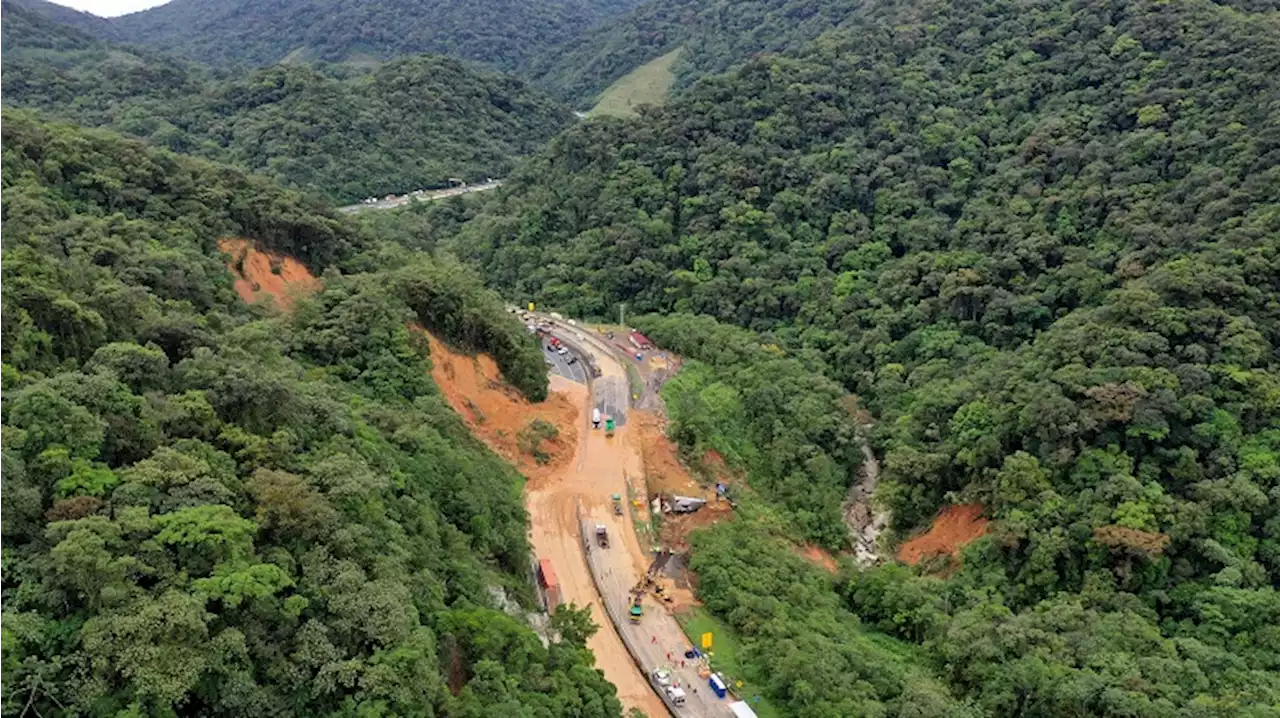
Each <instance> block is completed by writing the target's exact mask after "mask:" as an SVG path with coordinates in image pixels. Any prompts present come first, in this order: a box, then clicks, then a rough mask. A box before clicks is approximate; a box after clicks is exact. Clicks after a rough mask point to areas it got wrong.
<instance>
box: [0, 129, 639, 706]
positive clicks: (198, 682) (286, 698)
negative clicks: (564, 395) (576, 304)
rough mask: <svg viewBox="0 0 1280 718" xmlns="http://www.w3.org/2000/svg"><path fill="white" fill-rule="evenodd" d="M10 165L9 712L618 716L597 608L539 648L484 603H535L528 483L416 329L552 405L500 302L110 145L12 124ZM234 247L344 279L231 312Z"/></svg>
mask: <svg viewBox="0 0 1280 718" xmlns="http://www.w3.org/2000/svg"><path fill="white" fill-rule="evenodd" d="M3 168H4V173H3V196H4V205H3V217H4V223H3V237H4V253H5V261H4V277H3V285H2V289H3V316H4V324H3V334H4V336H3V347H4V348H3V374H2V378H3V389H4V402H3V414H2V417H3V424H4V427H3V440H4V447H3V448H4V451H3V494H4V500H5V503H4V522H3V536H4V551H5V560H4V585H3V604H4V617H3V620H4V662H3V673H4V675H3V679H4V683H5V692H4V697H3V702H4V712H5V714H6V715H19V714H23V713H28V712H30V713H35V712H37V711H38V712H39V714H40V715H45V716H54V715H94V716H121V715H139V716H140V715H148V716H175V715H207V716H246V715H254V716H285V715H362V716H392V715H394V716H432V715H448V716H477V717H478V716H484V715H495V714H499V713H502V714H510V713H512V712H513V711H525V712H526V713H527V714H528V715H538V716H566V717H568V716H575V717H583V716H590V717H600V718H604V717H606V716H619V715H620V713H621V706H620V704H619V702H618V700H617V698H616V697H615V695H614V689H613V688H612V686H610V685H609V684H608V683H607V682H606V681H605V680H604V678H603V676H602V675H601V674H600V673H599V672H598V671H596V670H594V669H593V668H592V657H591V654H590V652H589V651H587V650H586V648H585V640H586V637H587V634H589V631H584V629H583V626H584V622H586V621H588V619H587V618H586V617H585V616H584V615H582V614H580V613H576V612H566V613H564V614H557V616H556V617H554V618H553V619H552V627H553V629H556V630H557V632H558V633H559V634H560V638H559V639H558V640H555V641H552V642H551V643H550V644H549V645H544V644H543V643H542V642H541V640H540V639H539V637H538V636H536V635H535V634H534V633H533V632H532V631H531V630H530V629H529V628H527V627H526V626H525V625H524V624H523V623H522V622H520V621H518V620H516V619H513V618H511V617H508V616H507V615H505V614H504V613H502V612H499V611H497V610H494V609H493V608H491V607H490V605H491V603H492V602H493V601H494V599H493V593H494V592H495V591H502V590H505V591H507V592H508V593H509V594H511V595H514V596H515V597H517V598H519V599H521V600H524V601H529V600H530V599H531V596H530V595H529V593H530V589H529V588H528V584H527V581H526V579H525V575H526V572H527V567H528V561H529V555H528V552H529V548H528V543H527V538H526V531H527V518H526V515H525V513H524V509H523V507H522V505H521V500H520V483H521V480H520V477H519V476H518V475H517V474H516V473H515V472H514V470H512V469H511V468H510V467H509V466H508V465H506V464H505V463H504V462H502V461H501V460H500V459H498V458H497V457H495V456H493V455H492V454H490V453H489V452H488V451H487V450H486V449H485V448H484V447H483V446H482V445H480V444H479V443H478V442H477V441H475V440H474V439H473V438H472V437H471V436H470V435H469V434H468V432H467V431H466V429H465V427H464V426H463V425H462V423H461V421H460V420H459V419H458V417H457V416H456V415H455V414H454V413H453V412H452V411H450V410H449V409H448V408H447V406H446V405H445V404H444V402H443V401H442V400H441V398H440V396H439V394H438V390H437V389H436V387H435V386H434V385H433V384H432V382H431V379H430V374H429V371H428V369H429V364H428V361H429V359H428V357H427V356H426V352H427V350H426V347H425V344H424V342H422V341H421V339H420V338H415V337H416V335H415V334H413V333H411V332H410V331H409V329H408V325H409V323H410V322H413V321H420V322H423V323H425V324H426V325H427V326H428V327H429V328H432V329H434V330H436V331H439V332H441V333H442V334H443V335H444V336H445V337H447V338H449V339H450V340H451V341H453V342H456V343H459V344H466V343H470V344H472V345H473V346H476V347H477V348H481V349H485V350H488V351H494V352H495V353H498V354H499V355H501V354H502V353H503V349H502V347H503V346H504V345H505V344H508V343H510V342H513V341H516V340H518V341H519V342H520V347H523V350H522V349H520V348H517V347H516V346H515V345H512V346H511V348H510V349H509V350H507V352H506V354H507V359H506V361H507V364H508V367H509V368H510V369H511V370H512V374H514V375H517V376H519V375H520V374H521V371H520V366H521V365H522V363H524V364H527V363H528V362H529V361H530V360H531V361H532V362H536V364H532V366H536V368H537V374H536V375H534V376H536V377H537V381H538V382H539V383H537V384H530V385H528V386H526V387H523V388H524V389H525V390H526V392H527V393H530V394H536V393H537V392H538V391H543V392H545V388H546V386H545V383H546V379H545V375H544V374H543V373H542V368H541V361H542V360H541V352H540V351H539V350H538V348H537V346H536V344H534V342H533V341H531V340H530V339H529V338H528V336H527V335H526V334H525V332H524V331H523V328H522V327H521V326H519V325H518V324H516V323H515V322H514V321H512V320H511V319H510V318H509V317H508V316H507V315H506V314H505V312H503V311H502V309H501V305H500V303H499V302H498V301H497V299H496V297H494V296H493V295H492V294H490V293H488V292H486V291H484V290H482V289H481V288H480V286H479V284H478V283H477V282H476V281H475V280H474V278H471V277H470V275H468V274H467V273H466V272H461V271H459V268H458V267H449V266H437V265H435V264H434V263H433V262H431V260H429V259H427V258H426V257H425V256H423V255H416V254H412V253H409V252H406V251H405V250H402V249H398V248H394V247H388V246H384V245H381V244H379V242H378V241H377V239H376V238H375V237H369V236H362V235H360V234H357V233H356V231H355V230H354V229H353V228H352V226H351V225H348V224H346V223H345V221H343V220H339V219H337V218H335V217H333V216H332V215H329V214H327V213H326V212H325V211H323V210H319V209H317V208H316V207H313V206H310V205H309V204H307V202H306V201H305V200H303V199H301V198H300V196H299V195H297V194H295V193H292V192H289V191H284V190H281V189H279V188H277V187H274V186H273V185H271V184H270V183H268V182H266V181H263V180H261V179H260V178H254V177H250V176H246V175H244V174H243V173H241V172H239V171H238V170H234V169H230V168H227V167H221V166H215V165H211V164H207V163H204V162H202V161H196V160H191V159H187V158H181V157H178V156H175V155H172V154H169V153H166V152H160V151H157V150H154V149H151V148H147V147H146V146H144V145H142V144H141V143H138V142H135V141H127V140H123V139H121V138H119V137H115V136H112V135H109V134H106V133H103V132H97V131H88V132H85V131H80V130H75V129H72V128H69V127H66V126H60V125H49V124H44V123H41V122H39V121H37V120H35V119H33V118H32V116H30V115H28V114H26V113H19V112H12V111H8V110H6V111H5V112H4V116H3ZM226 236H247V237H252V238H254V239H257V240H259V241H260V242H261V243H262V244H263V245H264V246H266V247H268V248H271V249H274V250H276V251H278V252H283V253H288V254H291V255H293V256H295V257H298V258H299V259H301V260H302V261H304V262H305V263H306V264H308V265H309V266H310V267H312V268H313V270H316V271H319V270H321V269H325V268H326V267H327V268H328V269H325V271H324V275H323V280H324V288H323V290H322V291H321V292H320V293H319V294H317V295H316V296H315V297H313V298H311V299H309V300H303V301H300V302H299V303H298V304H297V305H295V308H294V312H293V314H292V315H290V316H280V315H276V314H272V313H269V312H264V311H263V310H261V309H258V308H251V307H247V306H245V305H243V304H242V303H241V302H240V301H239V300H238V298H237V297H236V295H235V293H234V292H233V290H232V280H231V276H230V274H229V272H228V271H227V268H226V262H227V261H228V258H227V257H224V256H220V255H219V254H218V252H217V250H216V247H215V243H216V241H217V240H218V239H219V238H221V237H226ZM231 259H232V260H234V258H231ZM384 267H392V268H396V269H397V270H398V272H399V273H396V272H392V273H391V274H387V272H386V270H384V269H383V268H384ZM340 268H341V269H340ZM402 275H404V276H402ZM415 303H430V304H431V307H432V308H431V312H430V313H429V314H423V315H419V314H417V313H415V311H414V308H413V307H414V305H415ZM525 374H528V372H525ZM517 707H518V708H517Z"/></svg>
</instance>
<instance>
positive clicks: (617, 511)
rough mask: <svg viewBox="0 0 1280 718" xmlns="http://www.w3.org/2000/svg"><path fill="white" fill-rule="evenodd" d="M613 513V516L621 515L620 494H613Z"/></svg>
mask: <svg viewBox="0 0 1280 718" xmlns="http://www.w3.org/2000/svg"><path fill="white" fill-rule="evenodd" d="M613 515H614V516H621V515H622V494H614V495H613Z"/></svg>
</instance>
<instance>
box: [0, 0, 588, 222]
mask: <svg viewBox="0 0 1280 718" xmlns="http://www.w3.org/2000/svg"><path fill="white" fill-rule="evenodd" d="M4 7H5V13H6V20H5V24H4V34H5V43H4V45H5V70H6V72H5V73H4V78H3V84H4V87H3V91H4V92H3V97H4V103H5V104H6V105H9V106H19V107H28V108H35V109H39V110H41V111H42V112H44V113H46V114H48V115H50V116H51V117H54V118H56V119H63V120H70V121H73V122H75V123H77V124H80V125H83V126H89V127H107V128H110V129H113V130H115V131H118V132H122V133H125V134H129V135H133V136H135V137H140V138H143V139H146V140H148V141H149V142H151V143H152V144H154V145H157V146H159V147H163V148H165V149H170V150H173V151H175V152H183V153H187V154H193V155H198V156H202V157H206V158H209V159H213V160H218V161H221V162H226V163H230V164H235V165H237V166H240V167H243V168H246V169H249V170H251V171H254V172H257V173H260V174H263V175H266V176H268V177H271V178H273V179H275V180H276V181H277V182H279V183H281V184H283V185H285V186H287V187H292V188H297V189H302V190H306V191H309V192H314V193H317V194H321V195H323V196H325V197H327V198H329V199H331V200H333V201H336V202H355V201H357V200H360V199H364V198H366V197H370V196H377V197H381V196H383V195H386V194H390V193H397V194H399V193H403V192H407V191H411V190H415V189H420V188H437V187H445V186H448V185H449V183H450V181H451V180H455V179H460V180H463V181H468V182H471V181H483V180H484V179H486V178H489V177H503V176H505V175H506V174H507V173H508V172H510V170H511V168H512V166H513V164H514V163H515V161H516V160H517V159H518V158H519V157H522V156H525V155H528V154H531V153H533V152H534V151H535V150H536V149H537V148H539V147H540V146H542V144H543V143H545V142H546V141H547V140H548V139H549V138H550V137H551V136H553V135H554V134H555V133H556V132H558V131H559V130H561V129H562V128H564V127H565V126H567V125H568V124H570V123H571V122H572V121H573V116H572V114H571V113H570V112H569V110H568V108H567V107H565V106H563V105H560V104H559V103H557V102H555V101H553V100H551V99H550V98H548V97H547V96H546V95H544V94H543V93H542V92H540V91H538V90H535V89H533V88H531V87H529V86H528V85H526V84H525V83H524V82H522V81H520V80H517V79H515V78H512V77H509V76H506V75H499V74H495V73H491V72H485V71H480V70H476V69H473V68H470V67H467V66H466V65H464V64H463V63H461V62H460V61H458V60H453V59H449V58H445V57H439V56H411V57H405V58H401V59H397V60H395V61H392V62H388V63H386V64H382V65H376V66H374V67H372V68H366V69H359V70H355V69H352V68H348V67H345V66H327V67H322V68H311V67H307V66H302V65H276V66H273V67H269V68H264V69H258V70H253V71H251V72H248V73H232V72H224V71H214V70H210V69H208V68H204V67H201V66H199V65H193V64H191V63H187V62H183V61H178V60H174V59H173V58H172V57H166V56H164V55H161V54H158V53H156V52H154V51H151V50H146V49H138V48H133V47H128V46H120V45H115V44H109V43H104V42H100V41H96V40H92V39H91V38H89V37H87V36H86V35H84V34H83V33H79V32H77V31H75V30H72V29H70V28H68V27H66V26H61V25H57V24H55V23H52V22H49V21H47V20H45V19H43V18H41V17H39V16H38V15H35V14H34V13H32V12H31V11H29V10H26V9H24V8H22V7H21V6H11V5H10V3H9V2H8V1H6V4H5V6H4Z"/></svg>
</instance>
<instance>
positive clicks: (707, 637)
mask: <svg viewBox="0 0 1280 718" xmlns="http://www.w3.org/2000/svg"><path fill="white" fill-rule="evenodd" d="M702 647H703V648H704V649H706V648H711V633H710V632H707V633H704V634H702Z"/></svg>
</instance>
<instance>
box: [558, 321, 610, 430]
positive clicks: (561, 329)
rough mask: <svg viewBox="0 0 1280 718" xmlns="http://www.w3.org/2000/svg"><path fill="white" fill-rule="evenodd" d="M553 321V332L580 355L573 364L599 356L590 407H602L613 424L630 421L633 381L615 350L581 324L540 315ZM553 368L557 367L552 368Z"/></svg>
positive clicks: (603, 412) (584, 378) (572, 350)
mask: <svg viewBox="0 0 1280 718" xmlns="http://www.w3.org/2000/svg"><path fill="white" fill-rule="evenodd" d="M539 318H540V319H545V320H546V321H548V322H550V323H551V334H552V335H554V336H556V337H558V338H559V339H560V341H562V342H564V344H565V346H566V347H568V348H569V351H570V352H572V353H574V354H576V355H577V356H578V357H579V361H578V363H577V364H575V365H574V366H575V367H577V366H580V365H582V364H583V363H584V361H585V360H586V358H587V357H591V356H594V357H596V366H599V367H600V368H601V375H600V376H598V377H596V378H595V381H593V382H592V383H591V402H592V403H591V406H592V407H593V408H596V409H599V410H600V413H601V414H604V415H605V416H612V417H613V423H614V424H615V425H616V426H617V427H619V428H621V427H623V426H625V425H626V423H627V409H628V408H630V406H631V396H630V394H631V382H630V380H628V379H627V372H626V370H625V369H624V368H623V367H622V365H621V364H619V363H618V361H617V360H616V359H615V358H614V356H613V353H612V352H611V350H610V349H609V347H608V345H607V344H605V343H604V342H603V341H602V340H600V339H598V338H597V337H594V336H592V335H591V333H590V332H589V331H584V330H582V329H581V328H579V327H576V326H571V325H568V324H564V323H561V322H558V321H556V320H554V319H551V318H549V317H545V316H539ZM546 350H547V346H546V344H545V343H544V344H543V345H542V351H543V353H546ZM553 368H554V367H553ZM585 371H586V370H585V367H584V368H583V372H584V373H583V379H582V381H583V382H584V383H585V381H586V374H585ZM555 373H557V374H560V375H561V376H567V377H568V378H570V379H573V380H574V381H578V379H575V378H574V377H572V376H568V375H567V374H564V373H562V372H561V371H559V370H558V369H557V370H556V371H555Z"/></svg>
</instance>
